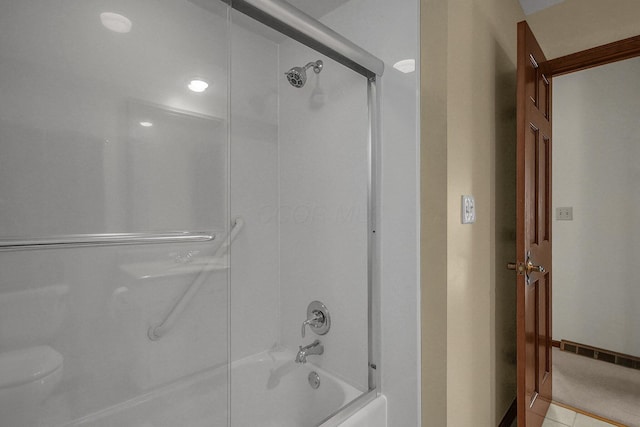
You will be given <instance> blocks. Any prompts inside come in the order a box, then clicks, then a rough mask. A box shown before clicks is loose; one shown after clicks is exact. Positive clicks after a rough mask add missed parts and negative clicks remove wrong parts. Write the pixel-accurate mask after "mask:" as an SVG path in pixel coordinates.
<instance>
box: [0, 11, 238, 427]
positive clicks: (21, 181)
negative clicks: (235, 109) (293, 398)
mask: <svg viewBox="0 0 640 427" xmlns="http://www.w3.org/2000/svg"><path fill="white" fill-rule="evenodd" d="M228 45H229V37H228V6H227V5H226V4H225V3H224V2H220V1H196V0H194V1H186V0H133V1H131V0H130V1H120V0H102V1H101V0H89V1H86V0H82V1H80V0H64V1H63V0H52V1H46V2H25V1H19V0H10V1H4V2H2V3H1V4H0V425H2V426H7V427H23V426H24V427H34V426H113V425H118V426H167V427H169V426H172V427H173V426H176V425H188V426H212V425H214V426H224V425H227V423H228V412H227V408H228V385H227V384H228V370H227V365H228V351H229V347H228V342H229V336H228V315H229V311H228V276H229V261H228V259H229V256H228V255H229V253H228V252H229V245H230V242H231V240H232V239H231V237H232V236H231V231H232V229H231V223H232V221H231V218H230V217H229V204H228V185H229V179H228V170H229V168H228V158H229V150H228V128H229V126H228V84H227V81H228V56H229V52H228V49H229V46H228ZM234 224H236V225H238V223H237V222H234ZM235 230H236V233H237V231H238V228H236V229H235Z"/></svg>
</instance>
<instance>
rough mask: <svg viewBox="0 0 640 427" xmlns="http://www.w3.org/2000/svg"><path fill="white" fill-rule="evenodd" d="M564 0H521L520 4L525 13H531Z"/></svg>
mask: <svg viewBox="0 0 640 427" xmlns="http://www.w3.org/2000/svg"><path fill="white" fill-rule="evenodd" d="M563 1H564V0H520V5H521V6H522V10H524V14H525V15H531V14H532V13H536V12H539V11H541V10H543V9H546V8H548V7H551V6H554V5H556V4H558V3H562V2H563Z"/></svg>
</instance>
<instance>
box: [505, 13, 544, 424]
mask: <svg viewBox="0 0 640 427" xmlns="http://www.w3.org/2000/svg"><path fill="white" fill-rule="evenodd" d="M545 66H546V59H545V56H544V54H543V52H542V50H541V49H540V46H539V45H538V43H537V41H536V39H535V37H534V36H533V33H532V32H531V29H530V28H529V26H528V25H527V23H526V22H520V23H519V24H518V71H517V73H518V77H517V122H518V125H517V132H518V137H517V214H516V216H517V218H516V223H517V236H516V244H517V250H516V254H517V260H516V264H515V265H512V268H515V269H516V270H517V272H518V274H517V280H516V286H517V349H518V363H517V365H518V367H517V370H518V386H517V405H518V426H519V427H540V426H541V425H542V422H543V421H544V416H545V414H546V413H547V409H548V408H549V404H550V403H551V149H552V145H551V80H550V79H551V77H550V75H549V74H548V73H546V72H545Z"/></svg>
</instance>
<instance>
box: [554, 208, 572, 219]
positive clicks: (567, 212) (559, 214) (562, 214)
mask: <svg viewBox="0 0 640 427" xmlns="http://www.w3.org/2000/svg"><path fill="white" fill-rule="evenodd" d="M556 219H557V220H558V221H573V207H565V208H556Z"/></svg>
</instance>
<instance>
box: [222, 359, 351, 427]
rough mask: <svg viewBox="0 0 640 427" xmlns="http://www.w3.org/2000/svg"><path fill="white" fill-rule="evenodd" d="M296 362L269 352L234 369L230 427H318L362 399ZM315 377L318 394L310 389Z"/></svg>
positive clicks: (327, 376)
mask: <svg viewBox="0 0 640 427" xmlns="http://www.w3.org/2000/svg"><path fill="white" fill-rule="evenodd" d="M294 358H295V354H293V353H292V352H289V351H275V352H274V351H269V352H264V353H260V354H258V355H256V356H252V357H250V358H247V359H244V360H241V361H238V362H236V363H233V364H232V371H231V372H232V373H231V425H232V426H238V427H240V426H261V427H315V426H318V425H320V424H321V423H322V422H323V421H324V420H325V419H326V418H327V417H329V416H330V415H331V414H333V413H335V412H336V411H338V410H339V409H340V408H342V407H343V406H345V405H346V404H348V403H349V402H351V401H353V400H354V399H356V398H357V397H358V396H360V395H361V394H362V393H363V392H362V391H360V390H358V389H356V388H354V387H353V386H351V385H349V384H347V383H346V382H344V381H342V380H340V379H339V378H336V377H335V376H333V375H331V374H329V373H327V372H326V371H323V370H322V369H320V368H318V367H317V366H314V365H313V363H306V364H304V365H301V364H297V363H295V362H294ZM312 358H313V357H310V359H312ZM311 372H316V373H317V374H318V375H319V377H320V386H319V387H318V388H317V389H313V388H312V387H311V386H310V385H309V380H308V376H309V374H310V373H311Z"/></svg>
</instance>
